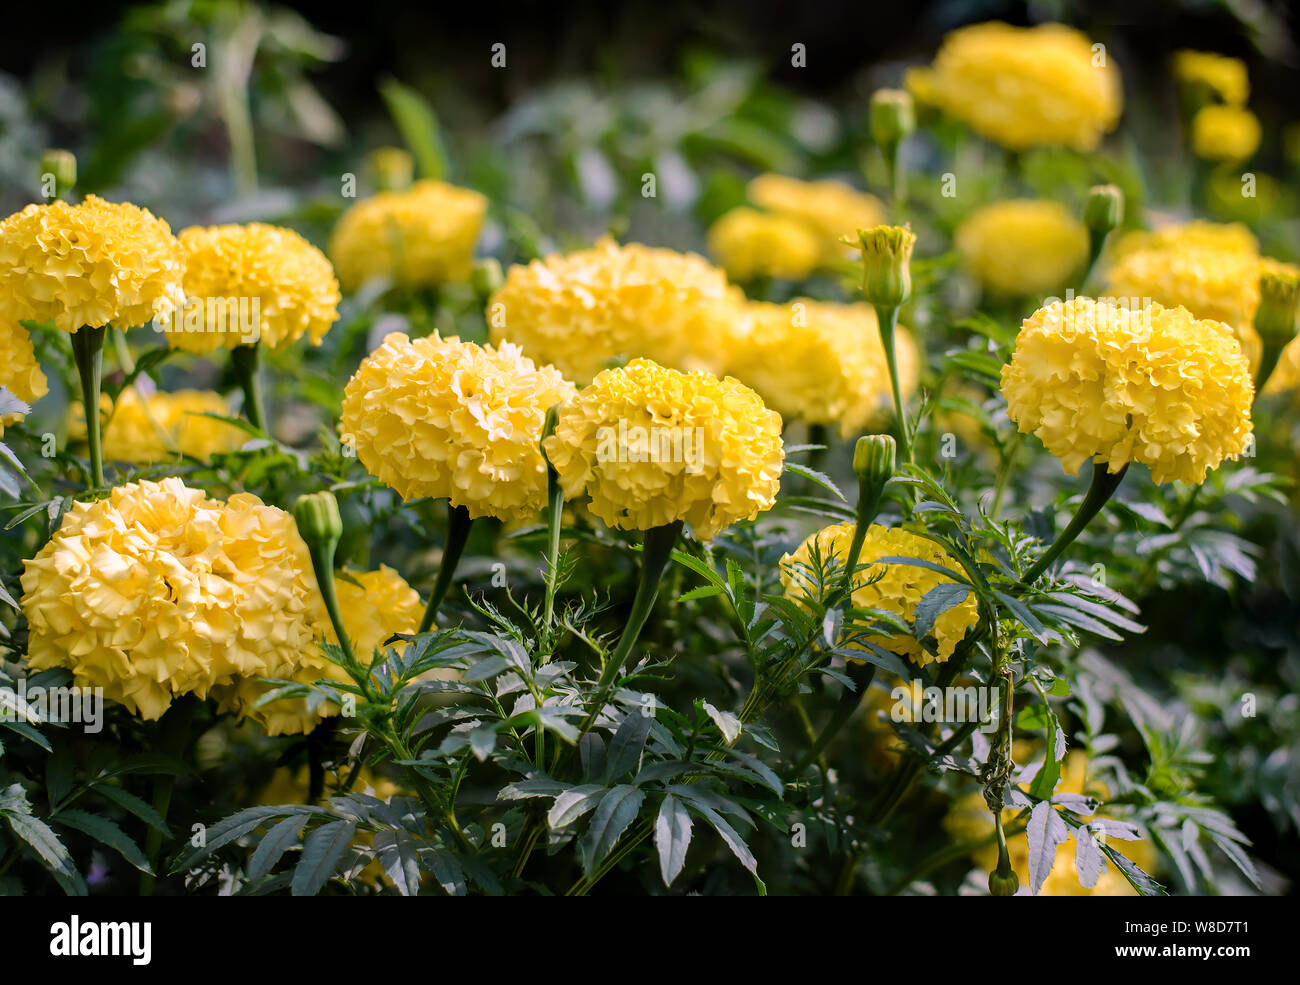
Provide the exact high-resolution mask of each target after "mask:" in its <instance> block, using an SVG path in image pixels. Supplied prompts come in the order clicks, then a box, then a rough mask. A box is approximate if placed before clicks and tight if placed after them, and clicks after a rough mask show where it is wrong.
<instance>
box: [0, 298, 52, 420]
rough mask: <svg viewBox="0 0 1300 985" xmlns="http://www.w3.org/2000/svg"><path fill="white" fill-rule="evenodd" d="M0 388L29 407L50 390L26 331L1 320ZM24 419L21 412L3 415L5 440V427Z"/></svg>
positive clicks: (19, 326) (0, 417)
mask: <svg viewBox="0 0 1300 985" xmlns="http://www.w3.org/2000/svg"><path fill="white" fill-rule="evenodd" d="M0 386H2V387H4V388H5V389H6V390H8V391H9V392H10V393H12V394H13V395H14V396H15V397H17V398H18V399H19V400H21V401H22V402H23V403H25V404H27V405H28V406H29V407H30V406H31V405H32V404H34V403H36V401H38V400H40V399H41V397H43V396H45V394H46V393H48V392H49V389H50V388H49V386H48V383H47V381H46V379H45V374H44V373H42V372H41V367H40V364H39V363H38V362H37V361H36V349H35V348H34V347H33V346H32V339H31V336H30V335H28V334H27V329H25V328H23V326H21V325H19V324H18V323H17V322H11V321H7V320H5V319H3V318H0ZM22 419H23V415H22V414H19V413H13V414H2V413H0V438H2V437H4V433H5V425H8V424H17V423H18V422H19V421H21V420H22Z"/></svg>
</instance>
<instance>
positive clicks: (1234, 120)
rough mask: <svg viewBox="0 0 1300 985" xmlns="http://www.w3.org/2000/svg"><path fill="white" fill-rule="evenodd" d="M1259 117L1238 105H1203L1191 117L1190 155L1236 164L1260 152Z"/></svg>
mask: <svg viewBox="0 0 1300 985" xmlns="http://www.w3.org/2000/svg"><path fill="white" fill-rule="evenodd" d="M1260 136H1261V130H1260V125H1259V117H1257V116H1256V115H1255V114H1254V113H1252V112H1251V111H1250V110H1248V109H1242V108H1241V107H1239V106H1206V107H1204V108H1202V109H1199V110H1197V112H1196V115H1195V116H1194V117H1192V153H1194V154H1195V155H1196V156H1197V157H1199V158H1202V159H1203V160H1206V161H1222V162H1224V163H1226V164H1236V163H1238V162H1240V161H1245V160H1247V159H1248V158H1250V157H1252V156H1253V155H1254V153H1255V151H1257V150H1259V140H1260Z"/></svg>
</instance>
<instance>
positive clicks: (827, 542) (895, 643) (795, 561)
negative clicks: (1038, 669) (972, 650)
mask: <svg viewBox="0 0 1300 985" xmlns="http://www.w3.org/2000/svg"><path fill="white" fill-rule="evenodd" d="M853 530H854V524H852V523H835V524H831V526H829V527H825V528H823V529H822V530H819V531H817V533H815V534H813V535H812V536H811V537H809V538H808V539H807V540H805V541H804V542H803V543H802V544H800V545H799V547H798V549H796V550H795V551H794V552H793V553H791V554H787V555H786V556H785V557H783V558H782V559H781V584H782V585H784V586H785V593H786V595H788V596H791V597H793V598H796V599H797V598H799V597H801V596H803V595H806V594H813V593H815V592H816V590H817V586H816V585H815V584H814V581H813V579H814V574H815V572H814V571H813V570H812V561H813V549H814V545H816V550H817V551H818V553H819V554H820V556H821V558H822V563H823V564H824V565H827V566H829V564H830V562H831V561H835V562H837V570H838V571H840V572H841V574H842V572H843V567H844V565H846V564H847V563H848V552H849V545H850V544H851V543H852V541H853ZM883 557H914V558H920V559H921V560H924V561H931V562H933V563H934V564H938V565H941V566H943V567H945V568H949V569H951V570H953V571H960V570H961V568H960V567H959V565H958V564H957V562H956V561H955V560H953V558H952V557H950V556H949V555H948V553H947V552H946V551H945V550H944V549H943V548H942V547H940V546H939V545H938V544H936V543H935V542H934V541H932V540H927V539H926V538H924V537H922V536H920V535H919V534H914V533H911V532H910V531H907V530H900V529H898V528H895V527H885V526H881V525H880V524H878V523H873V524H872V525H871V526H869V527H868V528H867V533H866V539H865V540H864V541H863V543H862V554H861V555H860V556H859V558H858V563H859V565H871V567H869V568H864V569H863V570H862V571H861V572H860V573H859V574H858V576H857V578H856V579H855V580H854V587H853V604H854V606H855V607H857V608H859V609H881V610H883V611H885V612H892V613H894V614H895V615H897V616H898V617H899V618H901V619H904V620H906V621H907V622H912V620H913V619H914V617H915V615H916V604H917V603H918V602H920V601H921V599H922V598H924V597H925V593H926V592H928V591H930V589H932V588H934V587H935V586H937V585H946V584H952V583H953V582H952V579H951V578H949V577H948V576H947V575H944V574H941V573H940V572H938V571H934V570H932V569H930V568H922V567H920V566H919V565H911V564H895V563H892V562H890V563H887V564H879V565H877V564H875V563H874V562H876V561H878V560H879V559H880V558H883ZM978 620H979V611H978V608H977V606H976V604H975V599H974V596H968V597H967V598H966V599H965V600H964V601H963V602H961V603H960V604H959V605H955V606H953V607H952V608H951V609H949V610H948V611H947V612H945V613H943V615H941V616H939V618H938V619H937V620H935V624H934V628H933V629H932V630H930V633H929V634H928V637H929V638H932V639H933V641H934V642H933V645H932V646H923V645H922V644H921V642H919V641H918V640H916V639H915V638H913V637H911V636H902V635H897V636H893V637H886V636H872V637H868V638H867V642H870V643H874V644H876V645H877V646H880V647H882V648H883V649H885V650H888V651H889V652H890V653H895V654H898V655H899V656H900V657H907V658H909V659H911V660H912V661H913V662H914V663H916V664H917V665H918V666H922V667H923V666H925V665H926V664H928V663H931V662H932V661H939V662H942V661H944V660H947V659H948V658H949V657H951V656H952V654H953V651H954V650H955V649H956V648H957V644H958V643H960V642H961V640H962V637H964V636H965V635H966V630H968V629H970V628H971V627H972V626H974V625H975V623H976V622H977V621H978Z"/></svg>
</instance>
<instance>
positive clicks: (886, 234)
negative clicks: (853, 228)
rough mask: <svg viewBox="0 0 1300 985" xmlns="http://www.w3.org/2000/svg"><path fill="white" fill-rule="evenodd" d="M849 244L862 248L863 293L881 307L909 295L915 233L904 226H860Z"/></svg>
mask: <svg viewBox="0 0 1300 985" xmlns="http://www.w3.org/2000/svg"><path fill="white" fill-rule="evenodd" d="M845 242H846V243H848V244H849V245H850V246H857V247H858V248H859V249H861V250H862V295H863V297H865V298H866V299H867V300H868V301H869V302H871V303H872V304H874V305H878V306H880V307H882V308H897V307H899V306H900V305H902V304H903V302H905V301H906V300H907V299H908V298H910V297H911V296H912V247H913V246H915V245H916V234H915V233H914V232H912V230H910V229H908V228H907V227H905V226H876V227H874V228H872V229H859V230H858V235H857V238H856V242H855V241H854V240H853V239H848V238H846V239H845Z"/></svg>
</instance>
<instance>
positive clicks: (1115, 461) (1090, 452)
mask: <svg viewBox="0 0 1300 985" xmlns="http://www.w3.org/2000/svg"><path fill="white" fill-rule="evenodd" d="M1002 394H1003V396H1004V397H1005V398H1006V401H1007V413H1008V415H1009V416H1010V417H1011V420H1013V421H1014V422H1016V424H1017V425H1018V426H1019V429H1020V431H1021V432H1022V433H1028V432H1031V431H1032V432H1033V433H1034V434H1036V435H1037V436H1038V437H1039V439H1041V440H1042V442H1043V444H1044V445H1046V446H1047V450H1048V451H1050V452H1051V453H1052V454H1053V455H1055V456H1056V457H1057V458H1059V459H1060V460H1061V464H1062V465H1063V466H1064V468H1065V471H1066V472H1068V473H1070V474H1074V473H1075V472H1077V471H1078V470H1079V466H1080V465H1082V464H1083V463H1084V462H1086V461H1088V460H1089V459H1092V460H1093V461H1095V462H1098V463H1106V464H1107V465H1108V466H1109V470H1110V471H1111V472H1118V471H1119V470H1120V469H1121V468H1122V467H1123V466H1124V465H1125V464H1126V463H1128V462H1141V463H1142V464H1143V465H1146V466H1148V467H1149V468H1150V469H1151V476H1152V478H1153V479H1154V480H1155V481H1156V482H1157V483H1163V482H1168V481H1169V480H1170V479H1178V480H1181V481H1182V482H1188V483H1200V482H1203V481H1205V474H1206V472H1208V471H1209V470H1210V469H1212V468H1216V467H1218V465H1219V464H1220V463H1221V462H1222V461H1223V460H1224V459H1225V458H1236V457H1238V456H1239V455H1240V454H1241V453H1242V452H1243V451H1244V450H1245V449H1246V445H1247V443H1248V441H1249V439H1250V434H1251V419H1250V405H1251V403H1252V402H1253V400H1254V398H1255V388H1254V385H1253V384H1252V382H1251V375H1250V364H1249V362H1248V361H1247V359H1246V357H1245V355H1243V354H1242V351H1241V346H1240V345H1239V344H1238V343H1237V340H1236V338H1234V336H1233V334H1232V329H1230V328H1229V327H1228V326H1227V325H1224V324H1223V323H1221V322H1217V321H1211V320H1198V319H1197V318H1195V317H1194V316H1193V315H1192V314H1191V313H1190V312H1189V311H1187V310H1186V309H1185V308H1164V307H1162V306H1160V305H1158V304H1153V305H1151V306H1150V308H1149V309H1133V308H1130V307H1128V306H1122V305H1112V304H1107V303H1104V302H1099V301H1095V300H1093V299H1092V298H1074V299H1072V300H1070V301H1057V302H1054V303H1053V304H1050V305H1048V306H1047V307H1044V308H1041V309H1039V310H1038V311H1037V312H1035V313H1034V314H1033V315H1032V316H1031V317H1029V318H1027V319H1026V320H1025V322H1024V324H1023V326H1022V327H1021V330H1020V335H1019V337H1018V338H1017V339H1016V351H1015V355H1014V356H1013V357H1012V359H1011V362H1010V363H1009V364H1007V365H1006V366H1004V367H1002Z"/></svg>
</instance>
